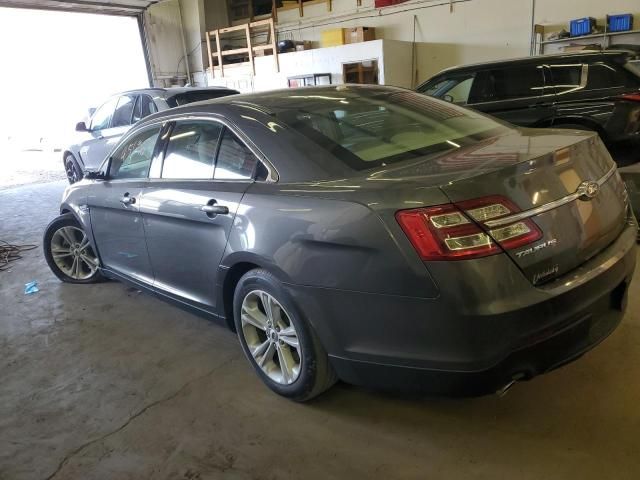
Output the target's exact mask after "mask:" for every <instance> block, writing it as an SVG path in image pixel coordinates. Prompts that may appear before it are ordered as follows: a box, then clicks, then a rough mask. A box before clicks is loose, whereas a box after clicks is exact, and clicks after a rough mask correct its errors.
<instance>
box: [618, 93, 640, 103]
mask: <svg viewBox="0 0 640 480" xmlns="http://www.w3.org/2000/svg"><path fill="white" fill-rule="evenodd" d="M620 99H621V100H629V101H631V102H640V92H638V93H625V94H622V95H620Z"/></svg>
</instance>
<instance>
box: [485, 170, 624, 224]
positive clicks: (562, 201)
mask: <svg viewBox="0 0 640 480" xmlns="http://www.w3.org/2000/svg"><path fill="white" fill-rule="evenodd" d="M616 169H617V167H616V166H615V165H614V166H613V167H611V169H610V170H609V171H608V172H607V173H605V174H604V175H603V176H602V177H600V178H599V179H598V180H596V183H597V184H598V186H599V187H601V186H602V185H604V184H605V183H606V182H607V180H609V179H610V178H611V176H612V175H613V174H614V173H616ZM581 196H582V193H581V192H579V191H575V192H574V193H571V194H569V195H567V196H566V197H562V198H559V199H558V200H554V201H553V202H549V203H545V204H544V205H540V206H539V207H536V208H531V209H529V210H525V211H524V212H518V213H515V214H513V215H509V216H508V217H502V218H497V219H496V220H489V221H488V222H484V224H485V225H486V226H487V227H489V228H493V227H501V226H502V225H508V224H510V223H514V222H517V221H518V220H523V219H525V218H529V217H533V216H535V215H540V214H541V213H545V212H548V211H549V210H553V209H554V208H558V207H561V206H562V205H566V204H567V203H571V202H574V201H576V200H577V199H578V198H580V197H581Z"/></svg>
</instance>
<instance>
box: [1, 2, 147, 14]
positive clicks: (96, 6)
mask: <svg viewBox="0 0 640 480" xmlns="http://www.w3.org/2000/svg"><path fill="white" fill-rule="evenodd" d="M154 3H158V0H98V1H92V0H75V1H70V2H69V1H63V0H0V7H13V8H37V9H45V10H62V11H68V12H85V13H101V14H109V15H139V14H141V13H142V12H143V11H144V9H145V8H147V7H148V6H149V5H152V4H154Z"/></svg>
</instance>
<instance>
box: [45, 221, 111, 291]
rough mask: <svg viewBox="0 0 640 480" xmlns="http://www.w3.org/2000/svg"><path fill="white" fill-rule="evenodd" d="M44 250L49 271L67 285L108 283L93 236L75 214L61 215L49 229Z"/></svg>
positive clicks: (46, 231)
mask: <svg viewBox="0 0 640 480" xmlns="http://www.w3.org/2000/svg"><path fill="white" fill-rule="evenodd" d="M42 248H43V250H44V258H45V259H46V261H47V264H48V265H49V268H50V269H51V271H52V272H53V273H54V275H55V276H56V277H58V278H59V279H60V280H62V281H63V282H67V283H96V282H100V281H103V280H104V277H103V276H102V274H101V273H100V269H99V266H100V261H99V260H98V256H97V255H96V253H95V252H94V250H93V247H92V246H91V243H90V242H89V237H88V236H87V234H86V233H85V232H84V231H83V230H82V227H81V226H80V224H79V223H78V221H77V220H76V219H75V217H74V216H73V215H72V214H70V213H67V214H64V215H61V216H59V217H58V218H56V219H55V220H53V221H52V222H51V223H50V224H49V225H48V226H47V228H46V230H45V232H44V239H43V245H42Z"/></svg>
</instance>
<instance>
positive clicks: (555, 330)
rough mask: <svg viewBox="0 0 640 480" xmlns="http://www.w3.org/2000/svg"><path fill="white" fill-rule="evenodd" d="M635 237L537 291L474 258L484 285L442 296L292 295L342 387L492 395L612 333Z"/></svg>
mask: <svg viewBox="0 0 640 480" xmlns="http://www.w3.org/2000/svg"><path fill="white" fill-rule="evenodd" d="M636 230H637V226H636V225H635V222H632V221H630V224H629V225H628V227H627V228H626V229H625V230H624V231H623V233H622V234H621V235H620V236H619V237H618V239H617V240H616V241H615V242H614V243H613V244H612V245H610V246H609V247H608V248H607V249H606V250H604V251H603V252H601V253H600V254H599V255H598V256H597V257H594V258H592V259H591V260H590V261H588V262H587V263H585V264H584V265H582V266H581V267H579V268H578V269H576V270H574V271H573V272H571V273H570V274H568V275H566V276H565V277H562V278H560V279H558V280H556V281H554V282H551V283H550V284H546V285H544V286H543V287H538V288H535V287H533V286H532V285H531V283H529V282H528V281H526V280H524V282H522V281H520V280H519V279H524V276H523V275H522V274H521V272H520V271H519V270H517V269H516V267H515V266H514V264H513V262H511V261H510V260H508V259H506V261H505V258H504V257H506V256H493V257H486V258H485V259H479V260H478V261H477V262H478V268H477V269H475V270H477V275H478V278H470V279H469V278H466V279H464V281H463V280H462V279H460V280H459V283H456V284H453V285H444V284H443V283H442V282H441V283H440V285H439V286H440V287H441V291H442V296H441V297H440V298H438V299H419V298H412V297H399V296H391V295H372V294H366V293H361V292H352V291H350V292H346V291H338V290H331V289H318V288H312V287H299V286H289V290H290V292H291V294H292V296H293V297H294V298H295V300H296V301H297V302H298V304H299V305H300V306H301V307H302V311H304V312H305V313H306V314H307V317H308V318H309V320H310V321H311V323H312V325H313V327H314V328H315V329H316V331H317V333H318V334H319V336H320V338H321V341H322V342H323V345H324V346H325V348H326V349H327V351H328V352H329V355H330V359H331V363H332V365H333V367H334V368H335V369H336V371H337V373H338V376H339V377H340V378H341V379H342V380H344V381H346V382H348V383H352V384H356V385H363V386H371V387H376V388H392V389H396V390H403V389H409V390H423V391H429V392H433V393H439V394H453V395H464V394H472V395H473V394H483V393H489V392H493V391H496V390H497V389H498V388H499V387H501V386H502V385H504V384H506V383H508V382H509V381H510V380H511V379H512V378H513V377H514V376H517V377H519V378H531V377H533V376H535V375H538V374H541V373H544V372H547V371H549V370H552V369H554V368H557V367H558V366H560V365H563V364H565V363H568V362H570V361H572V360H574V359H576V358H578V357H579V356H581V355H582V354H583V353H585V352H586V351H588V350H589V349H591V348H593V347H594V346H596V345H597V344H598V343H600V342H601V341H602V340H604V339H605V338H606V337H607V336H608V335H609V334H610V333H611V332H612V331H613V330H614V329H615V328H616V326H617V325H618V324H619V323H620V320H621V319H622V316H623V314H624V310H625V307H626V291H627V288H628V285H629V283H630V281H631V278H632V275H633V271H634V269H635V262H636V249H635V240H636ZM503 261H504V262H503ZM501 262H503V263H501ZM443 268H444V267H443ZM510 269H511V270H510ZM513 269H516V271H513ZM466 271H467V272H468V271H469V269H467V270H466ZM491 272H496V273H495V277H496V279H495V282H493V280H494V279H493V278H491V277H492V276H493V275H491ZM436 277H438V275H436ZM453 278H454V279H455V276H454V277H453ZM492 282H493V283H495V285H492ZM449 283H455V282H449ZM507 287H508V288H507ZM461 291H462V293H461ZM480 298H481V299H482V301H480V300H479V299H480Z"/></svg>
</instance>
